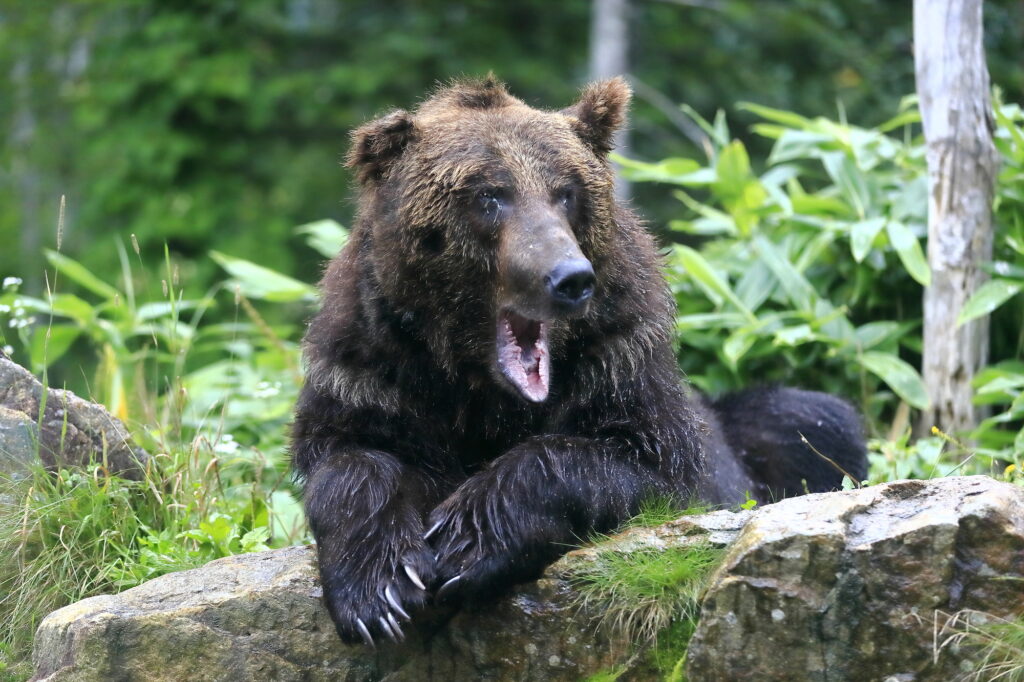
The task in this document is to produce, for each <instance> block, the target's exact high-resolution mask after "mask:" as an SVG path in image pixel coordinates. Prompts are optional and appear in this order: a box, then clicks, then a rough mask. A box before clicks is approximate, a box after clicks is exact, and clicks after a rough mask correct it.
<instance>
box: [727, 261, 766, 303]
mask: <svg viewBox="0 0 1024 682" xmlns="http://www.w3.org/2000/svg"><path fill="white" fill-rule="evenodd" d="M775 286H776V279H775V275H774V274H773V273H772V271H771V270H770V269H769V268H768V266H767V265H765V264H764V262H763V261H759V260H756V261H754V262H753V263H751V264H750V267H748V268H745V269H744V271H743V276H742V277H740V279H739V281H738V282H737V283H736V295H737V296H738V297H739V299H740V300H741V301H743V305H745V306H747V307H748V308H750V310H753V311H756V310H757V309H758V308H760V307H761V304H762V303H764V302H765V301H766V300H768V297H769V296H771V295H772V293H773V292H774V291H775Z"/></svg>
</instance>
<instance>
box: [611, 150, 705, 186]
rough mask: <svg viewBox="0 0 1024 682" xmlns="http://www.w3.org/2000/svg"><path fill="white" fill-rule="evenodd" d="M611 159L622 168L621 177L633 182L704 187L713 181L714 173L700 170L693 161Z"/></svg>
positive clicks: (698, 165) (622, 157)
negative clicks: (653, 161) (651, 161)
mask: <svg viewBox="0 0 1024 682" xmlns="http://www.w3.org/2000/svg"><path fill="white" fill-rule="evenodd" d="M611 158H612V160H613V161H615V163H617V164H619V166H620V167H621V168H622V175H623V176H624V177H626V178H628V179H630V180H633V181H635V182H667V183H674V184H680V185H705V184H707V183H709V182H713V181H714V172H713V171H711V169H704V168H701V165H700V164H699V163H697V162H696V161H694V160H693V159H665V160H664V161H660V162H658V163H645V162H643V161H637V160H636V159H629V158H626V157H624V156H619V155H618V154H612V156H611ZM701 171H706V172H703V173H702V172H701Z"/></svg>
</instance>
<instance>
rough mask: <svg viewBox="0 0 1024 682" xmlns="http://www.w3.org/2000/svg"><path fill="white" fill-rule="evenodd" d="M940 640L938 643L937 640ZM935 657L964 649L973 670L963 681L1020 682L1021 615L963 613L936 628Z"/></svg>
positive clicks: (1023, 674) (1023, 670) (1023, 675)
mask: <svg viewBox="0 0 1024 682" xmlns="http://www.w3.org/2000/svg"><path fill="white" fill-rule="evenodd" d="M940 638H941V639H940ZM935 641H936V654H937V655H938V654H939V653H941V651H942V650H943V649H945V648H946V647H948V646H951V645H956V646H959V647H960V648H967V649H968V650H969V651H971V652H972V653H973V655H972V656H970V658H971V660H972V661H973V662H974V663H975V665H976V667H975V668H974V670H973V671H971V672H970V673H969V674H967V676H966V677H965V679H967V680H971V681H973V682H983V681H984V682H989V681H991V680H1001V681H1004V682H1024V614H1020V615H1018V616H1017V617H1016V618H999V617H997V616H993V615H992V614H990V613H982V612H980V611H973V610H964V611H958V612H957V613H954V614H953V615H952V616H949V617H948V618H947V620H946V621H945V623H944V624H942V626H941V627H939V625H938V623H937V624H936V633H935Z"/></svg>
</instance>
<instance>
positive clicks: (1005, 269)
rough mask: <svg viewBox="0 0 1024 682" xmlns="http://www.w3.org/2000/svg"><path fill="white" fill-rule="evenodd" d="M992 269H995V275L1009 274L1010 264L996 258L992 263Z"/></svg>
mask: <svg viewBox="0 0 1024 682" xmlns="http://www.w3.org/2000/svg"><path fill="white" fill-rule="evenodd" d="M992 269H993V270H995V271H996V274H997V275H1002V276H1004V277H1005V276H1006V275H1008V274H1010V264H1009V263H1007V262H1006V261H1004V260H997V261H996V262H995V263H993V264H992Z"/></svg>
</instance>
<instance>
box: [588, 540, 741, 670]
mask: <svg viewBox="0 0 1024 682" xmlns="http://www.w3.org/2000/svg"><path fill="white" fill-rule="evenodd" d="M721 555H722V550H721V549H719V548H716V547H714V546H712V545H711V544H710V543H708V542H706V541H700V542H697V543H695V544H693V545H690V546H686V547H672V548H669V549H664V550H663V549H658V548H648V549H639V550H634V551H630V552H621V551H615V550H605V551H599V552H598V554H597V556H596V558H595V559H594V560H593V561H592V562H590V563H589V564H588V565H586V566H585V567H582V568H581V569H580V570H579V571H578V572H577V574H576V575H575V577H574V580H575V584H576V587H577V589H578V590H579V592H580V595H581V596H580V603H581V606H582V607H583V608H586V609H589V610H590V611H591V612H592V613H597V614H601V616H600V618H601V621H602V623H603V624H604V625H605V626H607V627H610V628H612V629H613V630H615V631H616V632H617V633H618V634H619V635H621V636H622V637H624V638H625V639H626V640H628V641H630V642H632V643H633V645H634V646H638V647H644V646H648V645H650V654H649V655H650V656H651V657H652V659H651V662H652V664H653V666H654V667H656V668H657V669H658V670H659V671H660V672H661V674H663V675H664V674H668V673H669V672H670V671H671V670H672V669H673V668H674V667H675V666H676V663H677V662H678V661H679V659H680V658H681V657H682V656H683V655H685V652H686V645H687V643H688V642H689V639H690V637H691V636H692V634H693V632H694V630H695V628H696V621H697V615H698V613H699V609H700V596H701V594H702V592H703V590H704V585H705V582H706V580H707V577H708V576H709V575H710V573H711V571H712V570H713V569H714V567H715V566H716V565H717V564H718V561H719V560H720V558H721Z"/></svg>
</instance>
